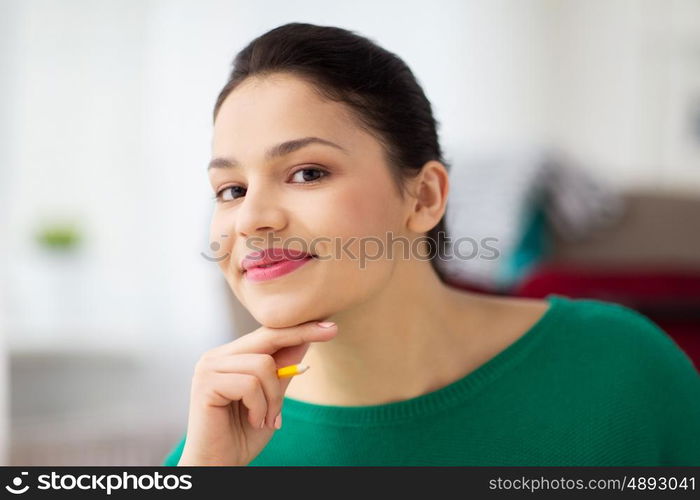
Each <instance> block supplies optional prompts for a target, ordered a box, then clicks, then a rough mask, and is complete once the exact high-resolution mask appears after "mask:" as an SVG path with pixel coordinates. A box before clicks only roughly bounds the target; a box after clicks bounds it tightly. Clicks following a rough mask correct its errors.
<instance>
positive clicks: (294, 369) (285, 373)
mask: <svg viewBox="0 0 700 500" xmlns="http://www.w3.org/2000/svg"><path fill="white" fill-rule="evenodd" d="M308 369H309V365H289V366H283V367H282V368H279V369H278V370H277V376H278V377H279V378H284V377H293V376H294V375H300V374H302V373H304V372H305V371H306V370H308Z"/></svg>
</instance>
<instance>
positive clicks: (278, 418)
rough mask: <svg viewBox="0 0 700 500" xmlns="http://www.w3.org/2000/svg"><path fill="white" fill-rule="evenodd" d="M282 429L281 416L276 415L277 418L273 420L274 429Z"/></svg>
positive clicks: (279, 414)
mask: <svg viewBox="0 0 700 500" xmlns="http://www.w3.org/2000/svg"><path fill="white" fill-rule="evenodd" d="M281 428H282V414H281V413H278V414H277V417H276V418H275V429H281Z"/></svg>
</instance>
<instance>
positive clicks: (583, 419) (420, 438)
mask: <svg viewBox="0 0 700 500" xmlns="http://www.w3.org/2000/svg"><path fill="white" fill-rule="evenodd" d="M547 300H548V301H549V303H550V307H549V309H548V310H547V312H546V313H545V314H544V315H543V316H542V317H541V318H540V320H539V321H538V322H537V323H536V324H535V325H533V326H532V328H530V330H528V331H527V332H526V333H525V334H524V335H523V336H521V337H520V338H518V339H517V340H516V341H515V342H514V343H512V344H511V345H509V346H508V347H506V348H505V349H504V350H503V351H501V352H500V353H499V354H497V355H496V356H495V357H493V358H491V359H490V360H489V361H488V362H486V363H484V364H483V365H481V366H480V367H479V368H477V369H476V370H474V371H472V372H471V373H469V374H467V375H466V376H464V377H463V378H460V379H459V380H456V381H455V382H452V383H450V384H449V385H447V386H444V387H442V388H440V389H438V390H435V391H433V392H430V393H428V394H424V395H421V396H418V397H415V398H412V399H408V400H403V401H398V402H393V403H387V404H381V405H373V406H354V407H344V406H324V405H316V404H310V403H305V402H302V401H299V400H295V399H291V398H285V400H284V404H283V409H282V415H283V418H282V421H283V422H284V425H283V426H282V429H280V430H278V431H276V432H275V434H274V435H273V437H272V439H271V440H270V442H269V443H268V445H267V447H266V448H265V449H264V450H263V451H262V452H261V453H260V454H259V455H258V456H257V457H256V458H255V459H254V460H253V461H252V462H251V463H250V465H254V466H255V465H260V466H264V465H277V466H280V465H370V466H377V465H393V466H409V465H431V466H434V465H477V466H484V465H490V466H511V465H515V466H558V465H563V466H651V465H694V466H697V465H700V375H699V374H698V372H697V371H696V369H695V367H694V366H693V364H692V362H691V361H690V359H689V358H688V356H687V355H686V354H685V353H684V352H683V351H682V350H681V349H680V348H679V347H678V346H677V344H675V342H674V341H673V340H672V339H671V337H670V336H668V334H666V332H664V331H663V330H661V329H660V328H659V327H658V326H657V325H656V324H655V323H653V322H652V321H651V320H649V319H648V318H647V317H646V316H644V315H642V314H640V313H638V312H636V311H634V310H632V309H630V308H627V307H624V306H621V305H618V304H613V303H609V302H603V301H599V300H593V299H571V298H568V297H564V296H561V295H555V294H552V295H549V296H548V297H547ZM185 438H186V436H183V437H182V439H181V440H180V442H179V443H178V444H177V445H176V446H175V447H174V448H173V449H172V451H171V452H170V453H169V455H168V456H167V458H166V459H165V461H164V463H163V465H177V462H178V460H179V459H180V454H181V453H182V448H183V446H184V442H185Z"/></svg>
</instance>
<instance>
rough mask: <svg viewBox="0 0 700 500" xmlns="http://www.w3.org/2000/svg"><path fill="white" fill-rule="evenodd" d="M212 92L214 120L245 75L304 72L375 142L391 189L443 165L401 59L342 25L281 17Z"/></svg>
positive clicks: (435, 250) (426, 106) (430, 240)
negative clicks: (435, 164)
mask: <svg viewBox="0 0 700 500" xmlns="http://www.w3.org/2000/svg"><path fill="white" fill-rule="evenodd" d="M232 66H233V69H232V71H231V74H230V76H229V79H228V82H227V83H226V85H225V86H224V88H223V89H222V90H221V92H220V93H219V96H218V98H217V100H216V105H215V107H214V120H216V116H217V114H218V111H219V108H220V107H221V104H222V103H223V102H224V99H226V97H227V96H228V95H229V94H230V93H231V91H233V89H235V88H236V87H237V86H238V85H239V84H240V83H241V82H243V81H244V80H245V79H246V78H248V77H252V76H258V77H264V76H269V75H273V74H277V73H287V74H291V75H294V76H296V77H298V78H300V79H303V80H305V81H306V82H307V83H309V84H310V86H311V87H312V89H313V90H314V91H315V92H316V93H317V94H318V95H319V96H320V97H321V98H323V99H326V100H331V101H336V102H341V103H344V104H346V105H347V106H348V107H349V108H350V110H351V111H352V116H353V117H354V118H356V121H357V122H358V125H359V126H360V127H362V128H363V129H364V130H366V131H367V132H369V133H371V134H372V135H373V136H375V137H377V140H378V141H379V142H380V143H381V144H382V145H383V147H384V152H385V157H386V160H387V163H388V164H389V165H390V168H391V174H392V177H393V179H394V181H395V185H396V187H397V190H398V192H399V195H400V196H401V197H403V194H404V180H405V179H408V178H410V177H413V176H416V175H417V174H418V173H420V170H421V167H422V166H423V165H424V164H425V163H426V162H428V161H430V160H437V161H439V162H441V163H443V164H444V165H445V167H446V168H447V170H448V171H449V168H450V166H449V164H448V163H447V162H446V161H445V159H444V158H443V156H442V151H441V149H440V143H439V141H438V135H437V126H438V125H437V121H436V120H435V118H434V117H433V113H432V108H431V106H430V101H428V99H427V98H426V96H425V94H424V93H423V89H422V88H421V87H420V85H419V84H418V82H417V80H416V78H415V76H414V75H413V73H412V72H411V70H410V69H409V68H408V66H407V65H406V64H405V63H404V62H403V61H402V60H401V59H400V58H399V57H398V56H396V55H395V54H393V53H391V52H389V51H387V50H385V49H383V48H382V47H380V46H378V45H377V44H375V43H374V42H373V41H371V40H369V39H367V38H365V37H363V36H360V35H358V34H356V33H355V32H353V31H348V30H345V29H342V28H337V27H332V26H317V25H313V24H306V23H289V24H285V25H282V26H279V27H277V28H274V29H272V30H270V31H268V32H267V33H265V34H263V35H261V36H259V37H258V38H256V39H254V40H253V41H252V42H250V43H249V44H248V45H247V46H246V47H245V48H244V49H243V50H241V51H240V52H239V53H238V54H237V55H236V57H235V59H234V61H233V64H232ZM444 219H445V217H444V216H443V217H442V218H441V219H440V221H439V222H438V223H437V225H436V226H435V227H433V228H432V229H431V230H430V231H428V233H427V244H428V251H429V254H428V255H429V257H430V262H431V265H432V266H433V269H435V271H436V272H437V275H438V277H439V278H440V279H441V280H442V281H445V276H444V275H443V273H442V271H441V269H440V268H439V266H438V264H437V260H438V258H439V257H440V256H442V255H444V251H445V240H444V239H443V238H444V237H445V235H446V230H445V221H444Z"/></svg>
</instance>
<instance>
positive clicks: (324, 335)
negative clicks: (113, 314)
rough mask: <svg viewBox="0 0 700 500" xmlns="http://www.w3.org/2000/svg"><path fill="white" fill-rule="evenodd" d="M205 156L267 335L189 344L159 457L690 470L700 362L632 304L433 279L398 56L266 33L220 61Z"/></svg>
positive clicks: (424, 143) (422, 164) (436, 217)
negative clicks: (180, 418) (181, 402)
mask: <svg viewBox="0 0 700 500" xmlns="http://www.w3.org/2000/svg"><path fill="white" fill-rule="evenodd" d="M212 151H213V160H212V162H211V164H210V168H209V177H210V181H211V185H212V189H213V191H214V193H215V198H216V210H215V213H214V215H213V220H212V225H211V237H212V241H216V242H217V243H218V244H219V248H220V251H221V252H220V257H219V259H220V260H219V265H220V267H221V270H222V271H223V273H224V276H225V277H226V280H227V281H228V284H229V286H230V287H231V289H232V290H233V292H234V293H235V294H236V296H237V297H238V299H239V300H240V302H241V303H242V304H243V306H244V307H246V309H248V310H249V311H250V312H251V314H252V315H253V316H254V317H255V319H256V320H257V321H258V322H259V323H260V324H261V325H262V326H261V327H260V328H259V329H257V330H255V331H253V332H250V333H248V334H246V335H243V336H242V337H240V338H238V339H236V340H235V341H233V342H230V343H228V344H225V345H222V346H219V347H217V348H215V349H212V350H210V351H209V352H207V353H205V354H204V355H203V356H202V357H201V359H200V360H199V362H198V363H197V366H196V367H195V370H194V376H193V379H192V389H191V394H190V412H189V420H188V427H187V432H186V433H185V435H184V436H183V438H182V440H181V441H180V443H179V444H178V445H177V446H175V448H174V449H173V450H172V452H171V453H170V455H169V456H168V457H167V458H166V460H165V462H164V465H659V464H664V465H700V380H699V378H698V374H697V372H696V371H695V370H694V368H693V366H692V364H691V362H690V360H689V359H688V358H687V357H686V356H685V354H684V353H683V352H682V351H681V350H680V349H679V348H678V347H677V346H676V345H675V344H674V343H673V341H672V340H671V339H670V337H668V336H667V335H666V334H665V332H663V331H661V330H660V329H659V328H658V327H657V326H656V325H655V324H653V323H652V322H651V321H650V320H648V319H647V318H646V317H644V316H642V315H641V314H638V313H636V312H634V311H633V310H631V309H628V308H625V307H622V306H619V305H614V304H609V303H605V302H600V301H595V300H583V299H577V300H574V299H568V298H565V297H563V296H558V295H550V296H548V297H547V298H546V300H529V299H528V300H526V299H521V298H507V297H495V296H488V295H482V294H478V293H473V292H466V291H463V290H457V289H455V288H452V287H450V286H448V285H447V284H446V281H445V279H444V276H443V275H442V273H441V270H440V267H439V266H438V260H439V259H440V257H441V256H444V248H443V246H444V239H441V238H440V237H439V236H440V233H441V232H443V233H444V213H445V207H446V202H447V195H448V190H449V182H448V166H447V164H446V162H445V161H444V159H443V157H442V153H441V149H440V145H439V142H438V136H437V132H436V122H435V119H434V118H433V115H432V111H431V106H430V103H429V101H428V99H427V98H426V97H425V95H424V93H423V91H422V90H421V88H420V86H419V84H418V83H417V82H416V79H415V78H414V76H413V74H412V73H411V71H410V70H409V68H408V67H407V66H406V65H405V64H404V63H403V62H402V61H401V60H400V59H399V58H398V57H397V56H395V55H394V54H392V53H390V52H387V51H386V50H384V49H382V48H380V47H378V46H377V45H375V44H374V43H372V42H371V41H370V40H367V39H366V38H363V37H361V36H358V35H357V34H355V33H353V32H350V31H346V30H343V29H339V28H333V27H322V26H315V25H310V24H300V23H291V24H287V25H284V26H280V27H278V28H276V29H273V30H271V31H270V32H268V33H265V34H264V35H262V36H261V37H259V38H257V39H256V40H254V41H253V42H252V43H250V44H249V45H248V46H247V47H246V48H245V49H244V50H243V51H241V53H240V54H238V56H237V57H236V59H235V61H234V68H233V71H232V73H231V76H230V80H229V82H228V83H227V84H226V85H225V87H224V88H223V90H222V91H221V94H220V95H219V98H218V100H217V102H216V106H215V109H214V137H213V143H212ZM387 235H389V236H387ZM274 238H276V239H274ZM387 242H392V243H391V244H389V243H387ZM396 242H398V243H401V244H402V245H393V243H396ZM390 247H391V248H390ZM269 248H271V249H273V250H272V253H271V254H270V255H268V257H270V258H269V260H265V261H263V260H256V259H258V257H259V256H260V254H259V253H256V251H260V250H263V249H269ZM407 248H408V251H406V249H407ZM341 249H344V251H342V252H341V251H339V250H341ZM285 250H286V251H288V253H284V251H285ZM291 250H297V251H298V252H300V253H299V254H298V255H297V254H293V253H289V252H290V251H291ZM275 251H276V252H277V253H275ZM391 251H393V252H395V253H391ZM279 261H282V262H281V263H278V264H277V265H275V266H272V267H270V268H269V269H267V270H265V268H264V267H262V264H268V263H271V262H279ZM255 264H258V267H257V268H255V267H250V266H254V265H255ZM302 360H303V361H304V364H307V365H309V366H310V369H309V370H308V372H306V373H304V374H302V375H297V376H295V377H293V378H278V376H277V369H278V368H280V367H283V366H287V365H291V364H295V363H300V362H301V361H302ZM282 422H284V427H283V426H282Z"/></svg>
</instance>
